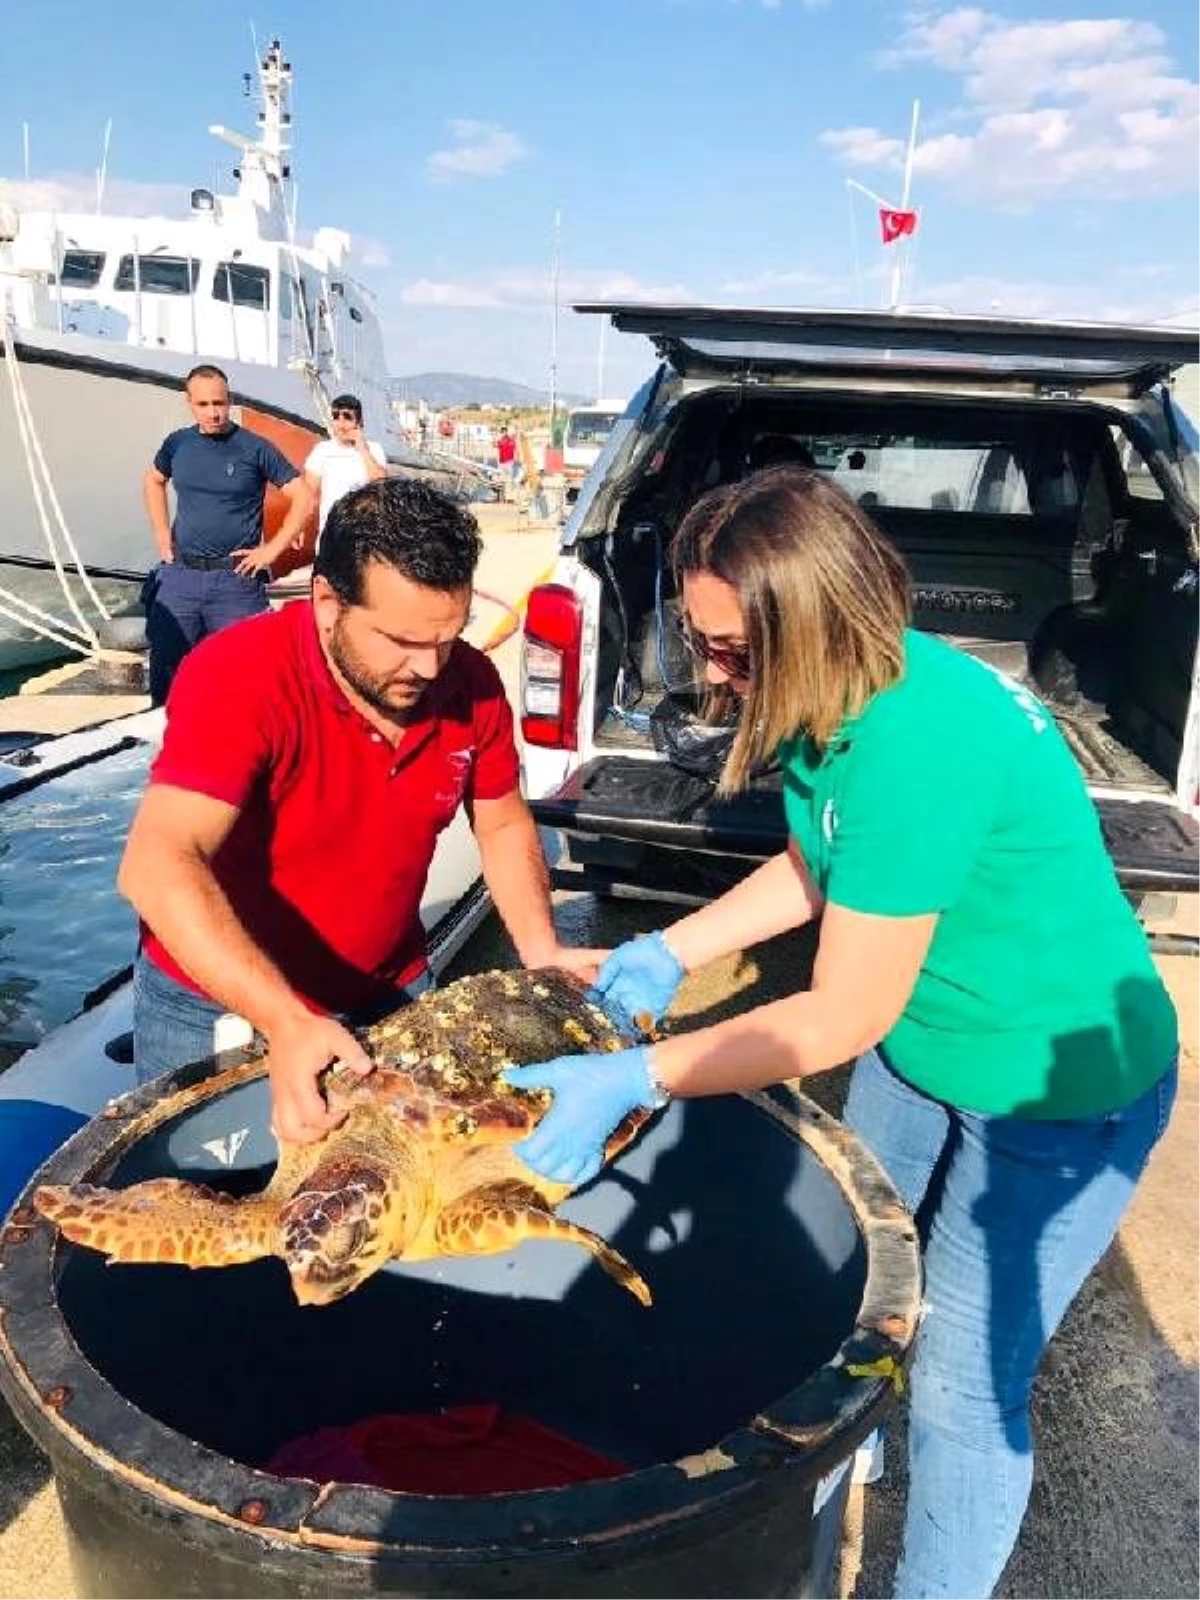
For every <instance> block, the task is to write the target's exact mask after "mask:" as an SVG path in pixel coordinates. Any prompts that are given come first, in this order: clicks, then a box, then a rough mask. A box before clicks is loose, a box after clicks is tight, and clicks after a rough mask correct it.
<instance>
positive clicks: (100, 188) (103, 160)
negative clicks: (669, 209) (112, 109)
mask: <svg viewBox="0 0 1200 1600" xmlns="http://www.w3.org/2000/svg"><path fill="white" fill-rule="evenodd" d="M111 141H112V118H111V117H109V119H108V121H107V122H106V123H105V124H104V149H103V153H102V154H101V156H100V166H99V169H98V170H97V172H96V215H97V216H99V215H100V213H101V212H102V211H103V210H104V186H105V184H106V183H107V182H108V147H109V144H110V143H111Z"/></svg>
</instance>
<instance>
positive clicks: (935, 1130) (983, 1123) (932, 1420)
mask: <svg viewBox="0 0 1200 1600" xmlns="http://www.w3.org/2000/svg"><path fill="white" fill-rule="evenodd" d="M1176 1079H1177V1073H1176V1068H1175V1066H1174V1065H1172V1066H1171V1067H1170V1069H1169V1070H1167V1071H1166V1072H1165V1073H1164V1076H1163V1077H1162V1078H1161V1079H1160V1081H1159V1082H1158V1083H1157V1084H1156V1085H1155V1086H1154V1087H1153V1088H1152V1089H1150V1090H1149V1091H1148V1092H1147V1093H1146V1094H1144V1095H1143V1096H1142V1097H1141V1098H1140V1099H1139V1100H1136V1101H1134V1103H1133V1104H1132V1105H1130V1106H1127V1107H1126V1108H1125V1109H1124V1110H1122V1111H1114V1112H1111V1113H1109V1114H1106V1115H1101V1116H1096V1117H1080V1118H1076V1119H1074V1120H1072V1121H1069V1122H1039V1121H1032V1120H1029V1119H1026V1118H1021V1117H990V1116H979V1115H976V1114H973V1113H970V1112H965V1111H957V1110H954V1109H953V1108H952V1107H948V1106H945V1105H943V1104H941V1102H939V1101H936V1100H931V1099H929V1098H928V1097H927V1096H925V1095H923V1094H921V1093H920V1092H919V1091H918V1090H916V1089H914V1088H912V1087H910V1086H909V1085H908V1084H906V1083H905V1082H904V1081H903V1080H902V1079H901V1078H899V1077H897V1076H896V1074H895V1073H894V1072H892V1071H891V1070H890V1068H889V1067H888V1066H887V1065H886V1064H885V1062H884V1061H883V1060H882V1058H881V1057H880V1056H879V1054H878V1053H877V1052H875V1051H870V1052H869V1053H868V1054H867V1055H865V1056H862V1057H861V1058H860V1059H859V1061H858V1062H857V1063H856V1065H855V1068H854V1073H853V1076H852V1078H851V1081H850V1091H849V1096H848V1098H847V1102H846V1111H845V1121H846V1123H847V1124H848V1125H849V1126H850V1127H851V1128H853V1130H854V1132H855V1133H856V1134H857V1135H858V1137H859V1138H860V1139H861V1140H862V1141H863V1143H864V1144H865V1145H866V1146H867V1148H868V1149H869V1150H871V1152H872V1153H873V1154H874V1155H875V1156H876V1158H877V1159H878V1161H879V1162H880V1164H881V1165H882V1166H883V1167H884V1168H885V1170H886V1171H887V1173H888V1175H889V1176H890V1177H891V1180H892V1182H893V1183H894V1184H895V1186H896V1188H897V1189H898V1190H899V1192H900V1195H901V1197H902V1198H903V1200H904V1202H905V1204H906V1205H907V1206H908V1207H909V1209H910V1210H911V1211H913V1212H914V1213H916V1214H917V1215H918V1220H919V1222H920V1224H921V1233H922V1238H923V1240H924V1243H925V1305H926V1315H925V1320H924V1322H923V1324H922V1327H921V1331H920V1334H919V1335H918V1339H917V1346H916V1353H915V1355H914V1359H913V1366H912V1374H911V1405H910V1421H909V1487H908V1506H907V1511H906V1516H905V1524H904V1544H903V1549H902V1551H901V1556H900V1565H899V1567H898V1569H897V1572H896V1580H895V1585H894V1588H893V1591H892V1592H893V1594H894V1595H896V1596H898V1597H919V1596H947V1597H951V1596H953V1597H956V1600H975V1597H983V1596H987V1595H990V1594H991V1593H992V1590H993V1589H994V1588H995V1586H996V1584H997V1583H998V1582H999V1580H1000V1575H1001V1573H1002V1572H1003V1570H1004V1565H1005V1562H1006V1561H1007V1560H1008V1557H1009V1555H1010V1554H1011V1553H1012V1549H1013V1546H1014V1545H1015V1544H1016V1541H1017V1534H1018V1532H1019V1530H1020V1527H1021V1521H1022V1518H1023V1517H1024V1515H1025V1507H1026V1504H1027V1502H1028V1500H1029V1491H1030V1487H1031V1484H1032V1481H1033V1436H1032V1430H1031V1426H1030V1417H1029V1399H1030V1392H1031V1390H1032V1387H1033V1379H1034V1374H1035V1373H1036V1371H1037V1367H1038V1362H1039V1360H1040V1359H1041V1355H1042V1351H1043V1350H1044V1349H1045V1347H1046V1345H1047V1343H1048V1342H1049V1340H1050V1336H1051V1335H1052V1334H1053V1332H1054V1330H1055V1329H1056V1328H1057V1327H1058V1324H1059V1322H1060V1321H1061V1319H1062V1316H1063V1313H1064V1312H1065V1311H1066V1309H1067V1307H1068V1306H1069V1305H1070V1303H1071V1301H1072V1300H1073V1299H1074V1297H1075V1295H1076V1294H1077V1293H1078V1291H1079V1289H1080V1287H1081V1286H1082V1284H1083V1282H1084V1279H1085V1278H1086V1277H1087V1275H1088V1273H1089V1272H1090V1271H1091V1269H1092V1268H1093V1267H1094V1266H1095V1265H1096V1263H1097V1262H1098V1261H1099V1260H1100V1258H1101V1256H1102V1255H1103V1254H1104V1252H1105V1251H1106V1250H1107V1248H1108V1246H1109V1244H1110V1243H1111V1242H1112V1240H1113V1237H1114V1236H1115V1234H1116V1231H1117V1225H1118V1223H1119V1222H1120V1220H1121V1215H1122V1213H1123V1212H1124V1210H1125V1208H1126V1206H1127V1205H1128V1203H1129V1200H1130V1198H1131V1196H1132V1194H1133V1191H1134V1187H1135V1185H1136V1183H1137V1180H1138V1178H1139V1176H1140V1175H1141V1172H1142V1169H1143V1168H1144V1167H1145V1165H1146V1161H1147V1158H1148V1157H1149V1155H1150V1152H1151V1150H1152V1149H1153V1148H1154V1146H1155V1144H1156V1143H1157V1141H1158V1139H1159V1138H1160V1137H1161V1135H1162V1132H1163V1130H1164V1128H1165V1127H1166V1125H1167V1119H1168V1118H1169V1116H1170V1114H1171V1106H1172V1103H1173V1101H1174V1098H1175V1088H1176Z"/></svg>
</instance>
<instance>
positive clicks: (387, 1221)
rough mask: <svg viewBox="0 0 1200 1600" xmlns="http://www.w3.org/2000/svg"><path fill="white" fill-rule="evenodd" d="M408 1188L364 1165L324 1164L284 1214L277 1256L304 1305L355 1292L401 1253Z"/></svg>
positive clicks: (286, 1208) (330, 1299)
mask: <svg viewBox="0 0 1200 1600" xmlns="http://www.w3.org/2000/svg"><path fill="white" fill-rule="evenodd" d="M408 1209H409V1208H408V1205H407V1202H406V1186H405V1185H404V1184H403V1183H399V1182H397V1181H396V1180H395V1177H394V1176H393V1175H391V1174H387V1173H384V1172H382V1171H380V1170H379V1168H378V1167H377V1166H373V1165H371V1164H369V1163H367V1162H364V1161H362V1160H358V1161H345V1160H343V1161H337V1162H326V1163H324V1164H323V1165H322V1166H320V1167H318V1168H317V1169H316V1171H315V1172H313V1173H311V1174H310V1175H309V1177H308V1178H307V1179H306V1180H305V1183H304V1186H303V1188H301V1189H299V1190H298V1191H297V1192H296V1193H295V1194H294V1195H293V1196H292V1198H291V1199H290V1200H289V1201H288V1202H287V1204H286V1205H284V1206H283V1207H282V1208H281V1209H280V1213H279V1230H280V1246H281V1248H280V1254H281V1255H282V1256H283V1258H284V1260H285V1261H286V1263H287V1269H288V1271H289V1272H290V1273H291V1275H292V1291H293V1293H294V1294H295V1296H296V1299H297V1300H298V1301H299V1302H300V1304H301V1305H304V1306H325V1305H329V1304H330V1303H331V1302H332V1301H334V1300H340V1299H341V1298H342V1296H343V1295H346V1294H349V1293H350V1291H351V1290H352V1289H357V1288H358V1286H359V1284H360V1283H362V1282H364V1281H365V1279H367V1278H369V1277H370V1276H371V1274H372V1273H374V1272H378V1270H379V1268H380V1267H382V1266H383V1265H384V1264H385V1262H387V1261H390V1260H391V1259H392V1257H393V1256H395V1255H396V1254H397V1253H398V1252H399V1251H400V1250H401V1249H402V1248H403V1240H404V1238H405V1236H406V1233H407V1227H406V1224H407V1220H408V1218H407V1212H408Z"/></svg>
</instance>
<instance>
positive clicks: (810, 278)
mask: <svg viewBox="0 0 1200 1600" xmlns="http://www.w3.org/2000/svg"><path fill="white" fill-rule="evenodd" d="M845 287H846V279H845V274H843V273H839V274H837V275H834V274H830V273H821V272H770V271H768V272H757V273H754V274H753V275H752V276H750V277H745V278H730V279H729V280H727V281H726V282H725V283H722V284H720V285H718V287H717V291H716V298H717V299H718V300H720V301H724V300H731V301H739V302H741V303H742V304H743V305H756V306H765V305H783V304H791V305H833V304H834V303H835V302H836V300H837V299H838V298H839V297H840V296H841V295H842V294H843V293H844V292H845Z"/></svg>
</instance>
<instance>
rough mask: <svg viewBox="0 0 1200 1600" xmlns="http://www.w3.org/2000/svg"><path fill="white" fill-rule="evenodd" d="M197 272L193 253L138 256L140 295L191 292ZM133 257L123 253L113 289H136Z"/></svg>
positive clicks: (197, 266) (198, 273)
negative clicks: (187, 254)
mask: <svg viewBox="0 0 1200 1600" xmlns="http://www.w3.org/2000/svg"><path fill="white" fill-rule="evenodd" d="M199 275H200V263H199V261H197V260H196V258H195V256H157V255H154V256H138V258H137V277H138V278H139V279H140V280H141V284H140V287H141V291H142V293H143V294H190V293H191V291H192V290H193V289H194V288H195V287H196V279H197V278H198V277H199ZM138 287H139V285H138V282H137V281H136V280H135V277H134V271H133V257H132V256H122V257H121V264H120V266H118V268H117V278H116V282H115V283H114V284H113V288H114V289H124V290H136V289H137V288H138Z"/></svg>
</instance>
